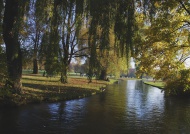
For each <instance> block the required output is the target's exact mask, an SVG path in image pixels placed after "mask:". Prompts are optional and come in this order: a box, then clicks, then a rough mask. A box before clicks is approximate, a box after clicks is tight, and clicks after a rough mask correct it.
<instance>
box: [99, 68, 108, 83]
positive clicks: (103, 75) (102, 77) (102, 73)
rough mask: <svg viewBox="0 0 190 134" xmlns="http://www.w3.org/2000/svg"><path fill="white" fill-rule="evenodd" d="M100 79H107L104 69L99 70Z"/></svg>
mask: <svg viewBox="0 0 190 134" xmlns="http://www.w3.org/2000/svg"><path fill="white" fill-rule="evenodd" d="M100 80H107V71H106V69H103V70H101V74H100Z"/></svg>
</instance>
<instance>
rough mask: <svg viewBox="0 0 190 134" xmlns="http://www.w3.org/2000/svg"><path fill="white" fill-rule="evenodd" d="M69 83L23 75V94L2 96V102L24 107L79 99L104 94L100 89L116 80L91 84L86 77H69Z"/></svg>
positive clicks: (57, 78)
mask: <svg viewBox="0 0 190 134" xmlns="http://www.w3.org/2000/svg"><path fill="white" fill-rule="evenodd" d="M68 81H69V82H68V83H67V84H62V83H60V82H59V77H51V78H47V77H42V76H41V75H32V74H30V75H29V74H28V75H23V76H22V84H23V92H22V94H21V95H18V94H8V95H6V96H2V95H1V94H0V98H1V99H0V102H1V101H2V102H3V103H11V104H14V105H23V104H28V103H39V102H57V101H65V100H71V99H78V98H83V97H87V96H91V95H94V94H98V93H100V92H102V90H100V89H102V88H105V87H106V85H107V84H110V83H114V82H115V80H111V81H110V82H107V81H100V80H95V79H94V80H93V81H92V82H91V83H88V80H87V78H86V77H82V78H78V77H77V78H74V77H72V78H71V77H69V78H68ZM9 101H11V102H9Z"/></svg>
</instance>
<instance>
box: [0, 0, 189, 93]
mask: <svg viewBox="0 0 190 134" xmlns="http://www.w3.org/2000/svg"><path fill="white" fill-rule="evenodd" d="M0 12H1V14H0V19H1V21H0V25H1V28H0V32H1V33H2V34H1V37H0V40H1V46H0V57H1V58H0V59H1V60H0V78H1V82H3V83H5V88H9V89H10V90H11V91H12V92H13V93H21V92H22V82H21V78H22V68H23V67H26V66H27V65H29V64H30V66H32V67H33V68H32V69H33V73H34V74H37V73H38V69H39V67H40V66H43V67H44V69H45V70H46V72H47V74H48V75H54V74H59V75H60V81H61V82H62V83H63V84H64V83H67V82H68V79H67V73H68V69H69V66H70V64H71V61H72V59H75V60H80V59H82V60H83V61H85V68H86V73H87V74H88V77H89V81H91V80H92V77H93V75H94V74H96V76H97V78H99V79H106V76H107V74H113V75H115V76H119V75H120V73H121V72H126V70H127V68H128V67H129V65H128V64H129V61H130V58H131V57H133V58H134V60H135V64H136V71H137V74H136V75H137V76H138V77H142V76H143V75H148V76H152V77H153V78H154V79H161V80H163V81H165V82H166V87H165V89H166V92H167V93H169V94H184V93H185V94H189V93H190V77H189V75H190V70H189V69H188V66H187V65H186V64H187V61H188V59H189V58H190V44H189V43H190V31H189V30H190V1H189V0H19V1H18V0H1V1H0Z"/></svg>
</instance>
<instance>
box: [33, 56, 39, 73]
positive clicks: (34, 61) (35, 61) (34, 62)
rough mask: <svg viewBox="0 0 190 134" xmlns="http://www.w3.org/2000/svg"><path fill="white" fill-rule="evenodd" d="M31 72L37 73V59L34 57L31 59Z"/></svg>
mask: <svg viewBox="0 0 190 134" xmlns="http://www.w3.org/2000/svg"><path fill="white" fill-rule="evenodd" d="M33 74H38V61H37V59H36V58H34V59H33Z"/></svg>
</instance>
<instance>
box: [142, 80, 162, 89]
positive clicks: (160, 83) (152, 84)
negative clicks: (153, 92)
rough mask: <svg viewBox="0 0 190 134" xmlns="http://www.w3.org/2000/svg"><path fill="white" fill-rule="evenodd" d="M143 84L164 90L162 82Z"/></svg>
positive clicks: (146, 82)
mask: <svg viewBox="0 0 190 134" xmlns="http://www.w3.org/2000/svg"><path fill="white" fill-rule="evenodd" d="M143 82H144V83H145V84H147V85H151V86H154V87H158V88H160V89H163V88H164V82H162V81H155V82H154V81H143Z"/></svg>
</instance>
